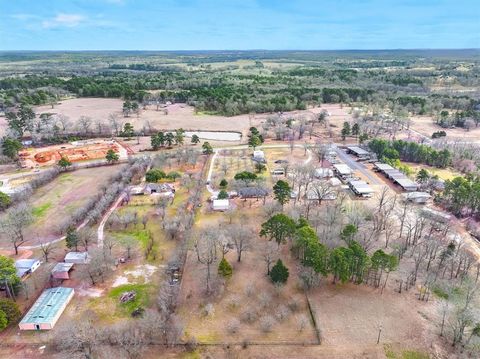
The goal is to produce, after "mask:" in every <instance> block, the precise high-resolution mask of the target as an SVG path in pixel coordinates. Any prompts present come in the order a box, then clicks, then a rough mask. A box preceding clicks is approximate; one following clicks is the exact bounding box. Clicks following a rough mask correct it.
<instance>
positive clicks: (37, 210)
mask: <svg viewBox="0 0 480 359" xmlns="http://www.w3.org/2000/svg"><path fill="white" fill-rule="evenodd" d="M121 168H122V166H108V167H97V168H89V169H80V170H77V171H74V172H69V173H63V174H61V175H60V176H58V177H57V178H56V179H54V180H53V181H52V182H50V183H48V184H46V185H45V186H43V187H40V188H38V189H37V190H35V192H34V193H33V195H32V196H31V197H30V198H29V200H28V204H29V205H30V206H31V208H32V214H33V218H34V221H33V223H32V224H31V225H30V226H29V227H28V228H27V229H26V231H25V238H27V242H28V243H27V244H28V245H34V244H37V243H38V242H39V241H40V240H52V239H54V238H56V237H57V236H59V234H58V231H57V229H58V225H59V224H60V223H62V222H63V221H64V220H65V219H67V218H68V217H70V216H71V215H72V214H73V213H74V212H75V211H76V210H77V209H79V208H80V207H82V206H83V205H84V204H85V203H86V202H87V201H88V200H89V198H90V197H91V196H94V195H96V194H97V192H98V190H99V189H100V187H101V186H102V185H103V184H105V183H107V180H108V177H109V176H110V175H111V174H113V173H115V172H116V171H118V170H119V169H121Z"/></svg>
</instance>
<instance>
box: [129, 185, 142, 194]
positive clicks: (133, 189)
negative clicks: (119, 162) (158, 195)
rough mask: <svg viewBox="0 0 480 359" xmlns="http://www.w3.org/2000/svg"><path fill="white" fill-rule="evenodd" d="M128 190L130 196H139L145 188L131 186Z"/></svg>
mask: <svg viewBox="0 0 480 359" xmlns="http://www.w3.org/2000/svg"><path fill="white" fill-rule="evenodd" d="M129 190H130V194H131V195H132V196H141V195H142V194H144V191H145V188H143V186H131V187H130V188H129Z"/></svg>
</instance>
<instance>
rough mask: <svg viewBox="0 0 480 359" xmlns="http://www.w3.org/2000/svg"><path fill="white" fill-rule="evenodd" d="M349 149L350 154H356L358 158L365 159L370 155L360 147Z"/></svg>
mask: <svg viewBox="0 0 480 359" xmlns="http://www.w3.org/2000/svg"><path fill="white" fill-rule="evenodd" d="M347 149H348V151H349V152H351V153H353V154H355V155H356V156H358V157H364V156H369V155H370V153H369V152H368V151H365V150H364V149H363V148H360V147H358V146H348V147H347Z"/></svg>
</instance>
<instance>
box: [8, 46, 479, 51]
mask: <svg viewBox="0 0 480 359" xmlns="http://www.w3.org/2000/svg"><path fill="white" fill-rule="evenodd" d="M438 50H454V51H465V50H480V47H459V48H454V47H452V48H449V47H438V48H433V47H432V48H429V47H428V48H427V47H425V48H371V49H354V48H352V49H189V50H185V49H184V50H181V49H176V50H146V49H135V50H132V49H130V50H128V49H101V50H99V49H96V50H92V49H82V50H68V49H62V50H52V49H41V50H38V49H37V50H26V49H14V50H3V49H0V52H101V51H105V52H107V51H117V52H132V51H143V52H201V51H204V52H214V51H272V52H274V51H304V52H315V51H438Z"/></svg>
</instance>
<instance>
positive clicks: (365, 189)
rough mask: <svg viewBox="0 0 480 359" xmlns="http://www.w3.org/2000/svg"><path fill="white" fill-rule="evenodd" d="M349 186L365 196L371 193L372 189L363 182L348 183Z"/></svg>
mask: <svg viewBox="0 0 480 359" xmlns="http://www.w3.org/2000/svg"><path fill="white" fill-rule="evenodd" d="M349 183H350V186H352V187H354V188H355V190H356V191H357V192H358V193H361V194H366V193H373V189H372V187H370V186H369V185H368V183H367V182H365V181H350V182H349Z"/></svg>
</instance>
